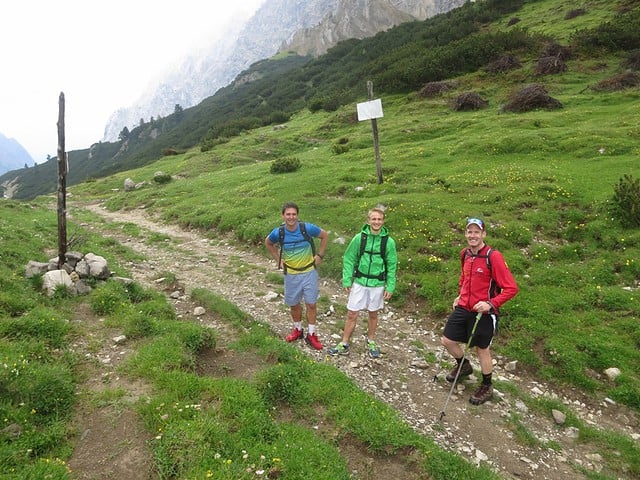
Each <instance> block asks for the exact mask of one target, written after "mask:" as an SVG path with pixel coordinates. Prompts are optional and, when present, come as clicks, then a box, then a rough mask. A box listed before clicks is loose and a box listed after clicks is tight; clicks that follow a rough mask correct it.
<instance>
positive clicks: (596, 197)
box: [73, 2, 640, 408]
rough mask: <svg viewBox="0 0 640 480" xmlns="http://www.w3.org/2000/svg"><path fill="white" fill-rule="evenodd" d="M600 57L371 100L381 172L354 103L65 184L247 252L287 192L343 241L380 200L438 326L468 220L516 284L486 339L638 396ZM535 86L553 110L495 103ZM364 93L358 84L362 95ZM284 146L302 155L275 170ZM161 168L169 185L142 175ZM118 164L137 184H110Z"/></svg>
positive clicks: (416, 289) (633, 157)
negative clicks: (476, 105)
mask: <svg viewBox="0 0 640 480" xmlns="http://www.w3.org/2000/svg"><path fill="white" fill-rule="evenodd" d="M552 5H553V6H554V8H553V11H554V12H555V14H556V15H557V10H558V4H557V2H536V3H532V4H531V5H528V7H527V8H529V10H523V12H524V13H526V15H527V17H530V18H539V17H540V16H542V15H543V14H544V13H545V10H544V9H545V8H547V9H549V8H550V7H551V6H552ZM546 14H547V16H548V15H549V12H548V11H547V12H546ZM597 18H598V19H600V18H601V17H600V16H599V15H598V16H597ZM503 22H504V19H503V20H501V21H500V22H498V23H500V24H502V23H503ZM596 53H597V52H596ZM596 53H593V52H592V53H591V54H589V55H577V56H574V58H573V59H570V60H568V61H567V69H566V71H565V72H563V73H560V74H556V75H536V74H535V67H536V61H537V58H536V57H534V56H523V57H522V58H521V62H522V68H519V69H516V70H512V71H510V72H507V73H499V74H491V73H487V72H486V71H482V70H480V71H477V72H474V73H471V74H468V75H463V76H460V77H457V78H456V79H454V80H455V82H452V85H453V89H451V90H449V91H447V92H446V93H445V94H442V95H439V96H436V97H433V98H422V97H421V96H419V95H418V94H416V93H414V92H412V93H408V94H397V95H383V96H382V101H383V107H384V118H382V119H380V120H379V121H378V128H379V132H380V142H381V152H382V166H383V177H384V182H383V183H382V184H378V183H377V178H376V169H375V161H374V155H373V148H372V132H371V125H370V123H369V122H358V121H357V120H356V119H355V118H354V111H355V105H354V104H351V105H348V106H345V107H341V108H339V109H337V110H336V111H334V112H326V111H323V110H320V111H317V112H315V113H310V112H309V111H308V110H303V111H300V112H298V113H296V114H295V115H293V116H292V118H291V120H290V121H289V122H287V124H286V128H285V129H274V128H272V127H263V128H258V129H254V130H251V131H248V132H245V133H243V134H241V135H239V136H236V137H233V138H231V139H229V141H228V142H227V143H222V144H219V145H217V146H215V147H214V148H212V149H211V150H209V151H207V152H204V153H203V152H201V151H200V149H198V148H195V149H192V150H190V151H188V152H187V153H185V154H182V155H178V156H172V157H170V158H165V159H162V160H160V161H158V162H156V163H154V164H152V165H150V166H148V167H145V168H142V169H139V170H133V171H128V172H125V173H121V174H117V175H114V176H112V177H109V178H107V179H103V180H99V181H95V182H92V183H87V184H84V185H82V186H79V187H77V188H74V189H73V193H74V195H76V196H82V197H83V198H85V197H87V196H90V197H96V198H103V199H105V200H106V201H107V205H108V206H109V207H110V208H133V207H137V206H140V205H144V206H146V207H147V208H148V209H150V210H152V211H155V212H158V213H160V214H161V215H162V216H163V217H164V218H165V219H166V221H168V222H177V223H181V224H183V225H185V226H190V227H197V228H201V229H203V230H208V231H210V232H211V234H214V235H215V234H222V233H232V234H233V235H234V236H235V237H236V239H237V240H238V241H240V242H248V243H251V244H253V245H255V247H256V248H258V249H260V248H261V241H262V238H263V237H264V236H265V235H266V233H267V231H268V230H269V229H270V228H271V227H272V226H273V225H275V224H277V223H278V222H279V221H280V218H279V207H280V205H281V204H282V203H283V202H284V201H286V200H295V201H297V202H298V203H299V204H300V205H301V208H302V211H301V217H302V218H304V219H306V220H309V221H313V222H316V223H318V224H320V225H322V226H323V227H324V228H325V229H327V230H329V231H330V232H331V239H332V241H334V242H335V241H336V240H337V239H339V238H346V239H348V238H350V236H351V235H352V234H353V232H354V231H355V230H356V229H357V228H359V226H360V225H361V224H362V222H363V219H364V215H365V212H366V210H367V209H368V208H369V207H371V206H373V205H377V204H382V205H385V206H386V207H387V208H388V212H389V216H388V225H389V227H390V228H391V230H392V232H393V234H394V236H395V238H396V239H397V241H398V244H399V246H400V261H401V263H400V271H401V275H400V282H399V291H398V295H396V297H395V299H394V303H395V304H396V305H397V306H401V307H404V308H407V309H409V310H419V311H420V312H422V313H423V314H424V315H425V317H428V318H429V319H430V320H431V321H434V322H438V321H440V320H441V319H442V318H444V317H445V316H446V313H447V312H448V311H449V308H450V304H451V300H452V298H453V297H454V296H455V286H456V281H457V272H458V268H459V264H458V263H459V259H458V257H457V252H458V251H459V248H460V246H461V245H463V235H462V227H463V224H464V219H465V218H466V217H467V216H471V215H479V216H482V217H483V218H485V220H486V221H487V222H488V224H489V225H491V227H490V229H489V236H488V239H487V240H488V243H490V244H491V245H492V246H494V247H496V248H499V249H500V250H502V251H503V252H504V254H505V255H506V258H507V259H508V262H509V264H510V266H511V269H512V270H513V272H514V274H515V275H516V278H517V279H518V282H519V284H520V286H521V293H520V295H519V296H518V297H517V298H516V299H514V300H513V301H512V302H510V303H509V304H508V306H507V307H506V308H505V311H506V313H507V315H506V316H505V318H504V319H503V329H502V332H503V333H502V338H501V339H500V341H499V342H498V345H497V346H496V347H497V349H499V350H500V351H502V352H503V353H505V354H508V355H510V356H514V357H515V358H518V359H520V360H521V361H522V362H523V363H525V364H527V365H529V366H530V367H531V368H532V369H534V370H536V371H537V372H538V373H539V375H540V376H541V377H542V378H544V379H546V380H553V381H557V382H567V383H570V384H574V385H577V386H579V387H581V388H584V389H586V390H587V391H591V392H595V391H600V390H602V391H604V392H606V394H607V395H608V396H610V397H612V398H615V399H616V400H618V401H620V402H623V403H626V404H628V405H630V406H634V407H636V408H637V407H638V406H639V405H640V377H638V375H637V372H636V369H635V368H633V367H632V366H633V365H637V363H638V361H639V360H640V357H639V354H638V346H639V345H640V328H639V326H638V323H637V317H638V313H639V310H640V302H639V301H638V293H637V288H638V283H639V281H640V265H639V264H638V261H637V258H638V253H639V248H640V232H639V231H638V229H637V228H631V229H625V228H623V227H622V223H624V218H620V217H619V216H616V215H615V214H614V213H612V212H613V210H612V201H611V199H612V197H613V194H614V187H615V185H616V184H617V182H618V181H619V180H620V178H621V177H622V176H623V175H625V174H633V173H634V171H636V170H637V169H634V165H635V164H636V162H637V154H638V144H637V139H638V125H639V124H640V122H639V120H640V119H639V112H638V109H637V102H638V99H639V97H640V93H639V91H638V88H637V87H636V88H629V89H624V90H620V91H613V92H607V91H599V90H597V89H595V88H592V87H596V86H597V85H598V84H599V82H602V81H604V80H606V79H609V78H611V77H613V76H615V75H617V74H619V73H621V72H623V71H624V70H623V69H622V68H621V67H620V64H621V62H622V61H623V60H624V58H625V55H626V53H625V52H619V53H608V52H605V53H601V54H596ZM452 80H453V79H452ZM532 83H538V84H542V85H544V87H545V88H546V90H547V91H548V92H549V95H550V96H551V97H552V98H554V99H556V100H558V101H559V102H561V104H562V106H563V108H560V109H557V110H550V111H549V110H544V109H542V110H535V111H531V112H527V113H518V114H516V113H505V112H504V111H503V110H502V107H503V106H504V105H505V104H506V103H507V102H508V101H509V99H510V98H511V96H512V95H513V93H514V92H516V91H517V90H518V89H521V88H522V87H523V86H524V85H528V84H532ZM469 91H473V92H476V93H479V94H480V95H481V96H482V97H483V98H484V99H485V100H487V101H488V106H487V107H486V108H484V109H481V110H477V111H469V112H457V111H453V110H452V108H451V103H452V101H453V100H455V98H456V97H457V96H458V95H459V94H461V93H464V92H469ZM364 94H365V92H364V85H363V98H362V99H360V100H365V98H364ZM337 152H341V153H337ZM282 158H295V159H298V160H300V162H301V165H302V166H301V168H300V169H299V170H298V171H296V172H292V173H287V174H271V173H270V167H271V165H272V163H273V162H274V161H275V160H276V159H282ZM158 170H162V171H163V172H165V173H168V174H170V175H172V176H174V178H175V179H174V181H172V182H170V183H168V184H163V185H158V184H155V183H154V182H153V181H151V180H152V177H153V173H154V172H155V171H158ZM125 177H131V178H133V179H134V180H135V181H136V182H140V181H148V182H149V183H147V184H146V185H145V186H144V187H143V188H141V189H139V190H136V191H134V192H124V191H122V190H120V191H118V192H116V193H114V190H115V189H119V188H120V189H121V187H122V182H123V180H124V178H125ZM342 250H343V247H342V246H341V245H340V244H338V243H332V245H331V247H330V249H329V252H328V255H327V260H326V262H325V264H324V265H323V267H322V270H323V275H329V276H332V277H338V276H339V274H340V268H341V266H340V261H341V255H342ZM610 366H622V369H623V371H624V373H623V375H622V376H621V377H619V378H618V380H617V381H616V382H615V383H609V382H608V381H607V380H606V378H605V377H604V376H603V375H602V371H603V370H604V369H606V368H608V367H610Z"/></svg>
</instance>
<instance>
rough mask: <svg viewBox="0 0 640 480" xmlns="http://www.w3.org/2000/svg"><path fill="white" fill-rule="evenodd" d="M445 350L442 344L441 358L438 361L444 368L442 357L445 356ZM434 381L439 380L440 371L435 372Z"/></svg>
mask: <svg viewBox="0 0 640 480" xmlns="http://www.w3.org/2000/svg"><path fill="white" fill-rule="evenodd" d="M445 351H446V349H445V348H444V345H442V351H441V352H440V359H439V360H438V363H439V364H440V366H439V368H442V359H443V358H444V352H445ZM436 356H437V355H436ZM432 381H433V382H434V383H435V382H437V381H438V372H436V373H434V374H433V380H432Z"/></svg>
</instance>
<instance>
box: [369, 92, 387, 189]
mask: <svg viewBox="0 0 640 480" xmlns="http://www.w3.org/2000/svg"><path fill="white" fill-rule="evenodd" d="M367 94H368V96H369V100H373V82H372V81H371V80H369V81H367ZM371 129H372V130H373V149H374V151H375V155H376V171H377V172H378V183H379V184H382V182H383V179H382V160H381V159H380V143H379V142H378V121H377V119H375V118H372V119H371Z"/></svg>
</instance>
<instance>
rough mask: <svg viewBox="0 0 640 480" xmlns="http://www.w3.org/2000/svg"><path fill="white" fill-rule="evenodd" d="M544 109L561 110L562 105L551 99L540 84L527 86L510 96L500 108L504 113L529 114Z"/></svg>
mask: <svg viewBox="0 0 640 480" xmlns="http://www.w3.org/2000/svg"><path fill="white" fill-rule="evenodd" d="M539 108H544V109H546V110H554V109H558V108H562V103H560V101H559V100H556V99H555V98H552V97H550V96H549V94H548V93H547V89H546V88H545V87H544V86H542V85H540V84H533V85H527V86H526V87H524V88H522V89H520V90H518V91H517V92H516V93H514V94H513V95H512V96H511V99H510V100H509V102H508V103H507V104H506V105H505V106H504V107H503V108H502V109H503V110H504V111H505V112H516V113H522V112H529V111H531V110H537V109H539Z"/></svg>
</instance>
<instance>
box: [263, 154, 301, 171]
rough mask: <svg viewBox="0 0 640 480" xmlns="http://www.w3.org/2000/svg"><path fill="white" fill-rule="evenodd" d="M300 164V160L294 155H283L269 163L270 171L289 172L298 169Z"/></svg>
mask: <svg viewBox="0 0 640 480" xmlns="http://www.w3.org/2000/svg"><path fill="white" fill-rule="evenodd" d="M301 166H302V163H301V162H300V160H299V159H298V158H296V157H285V158H279V159H277V160H275V161H274V162H273V163H272V164H271V169H270V171H271V173H290V172H295V171H296V170H299V169H300V167H301Z"/></svg>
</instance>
